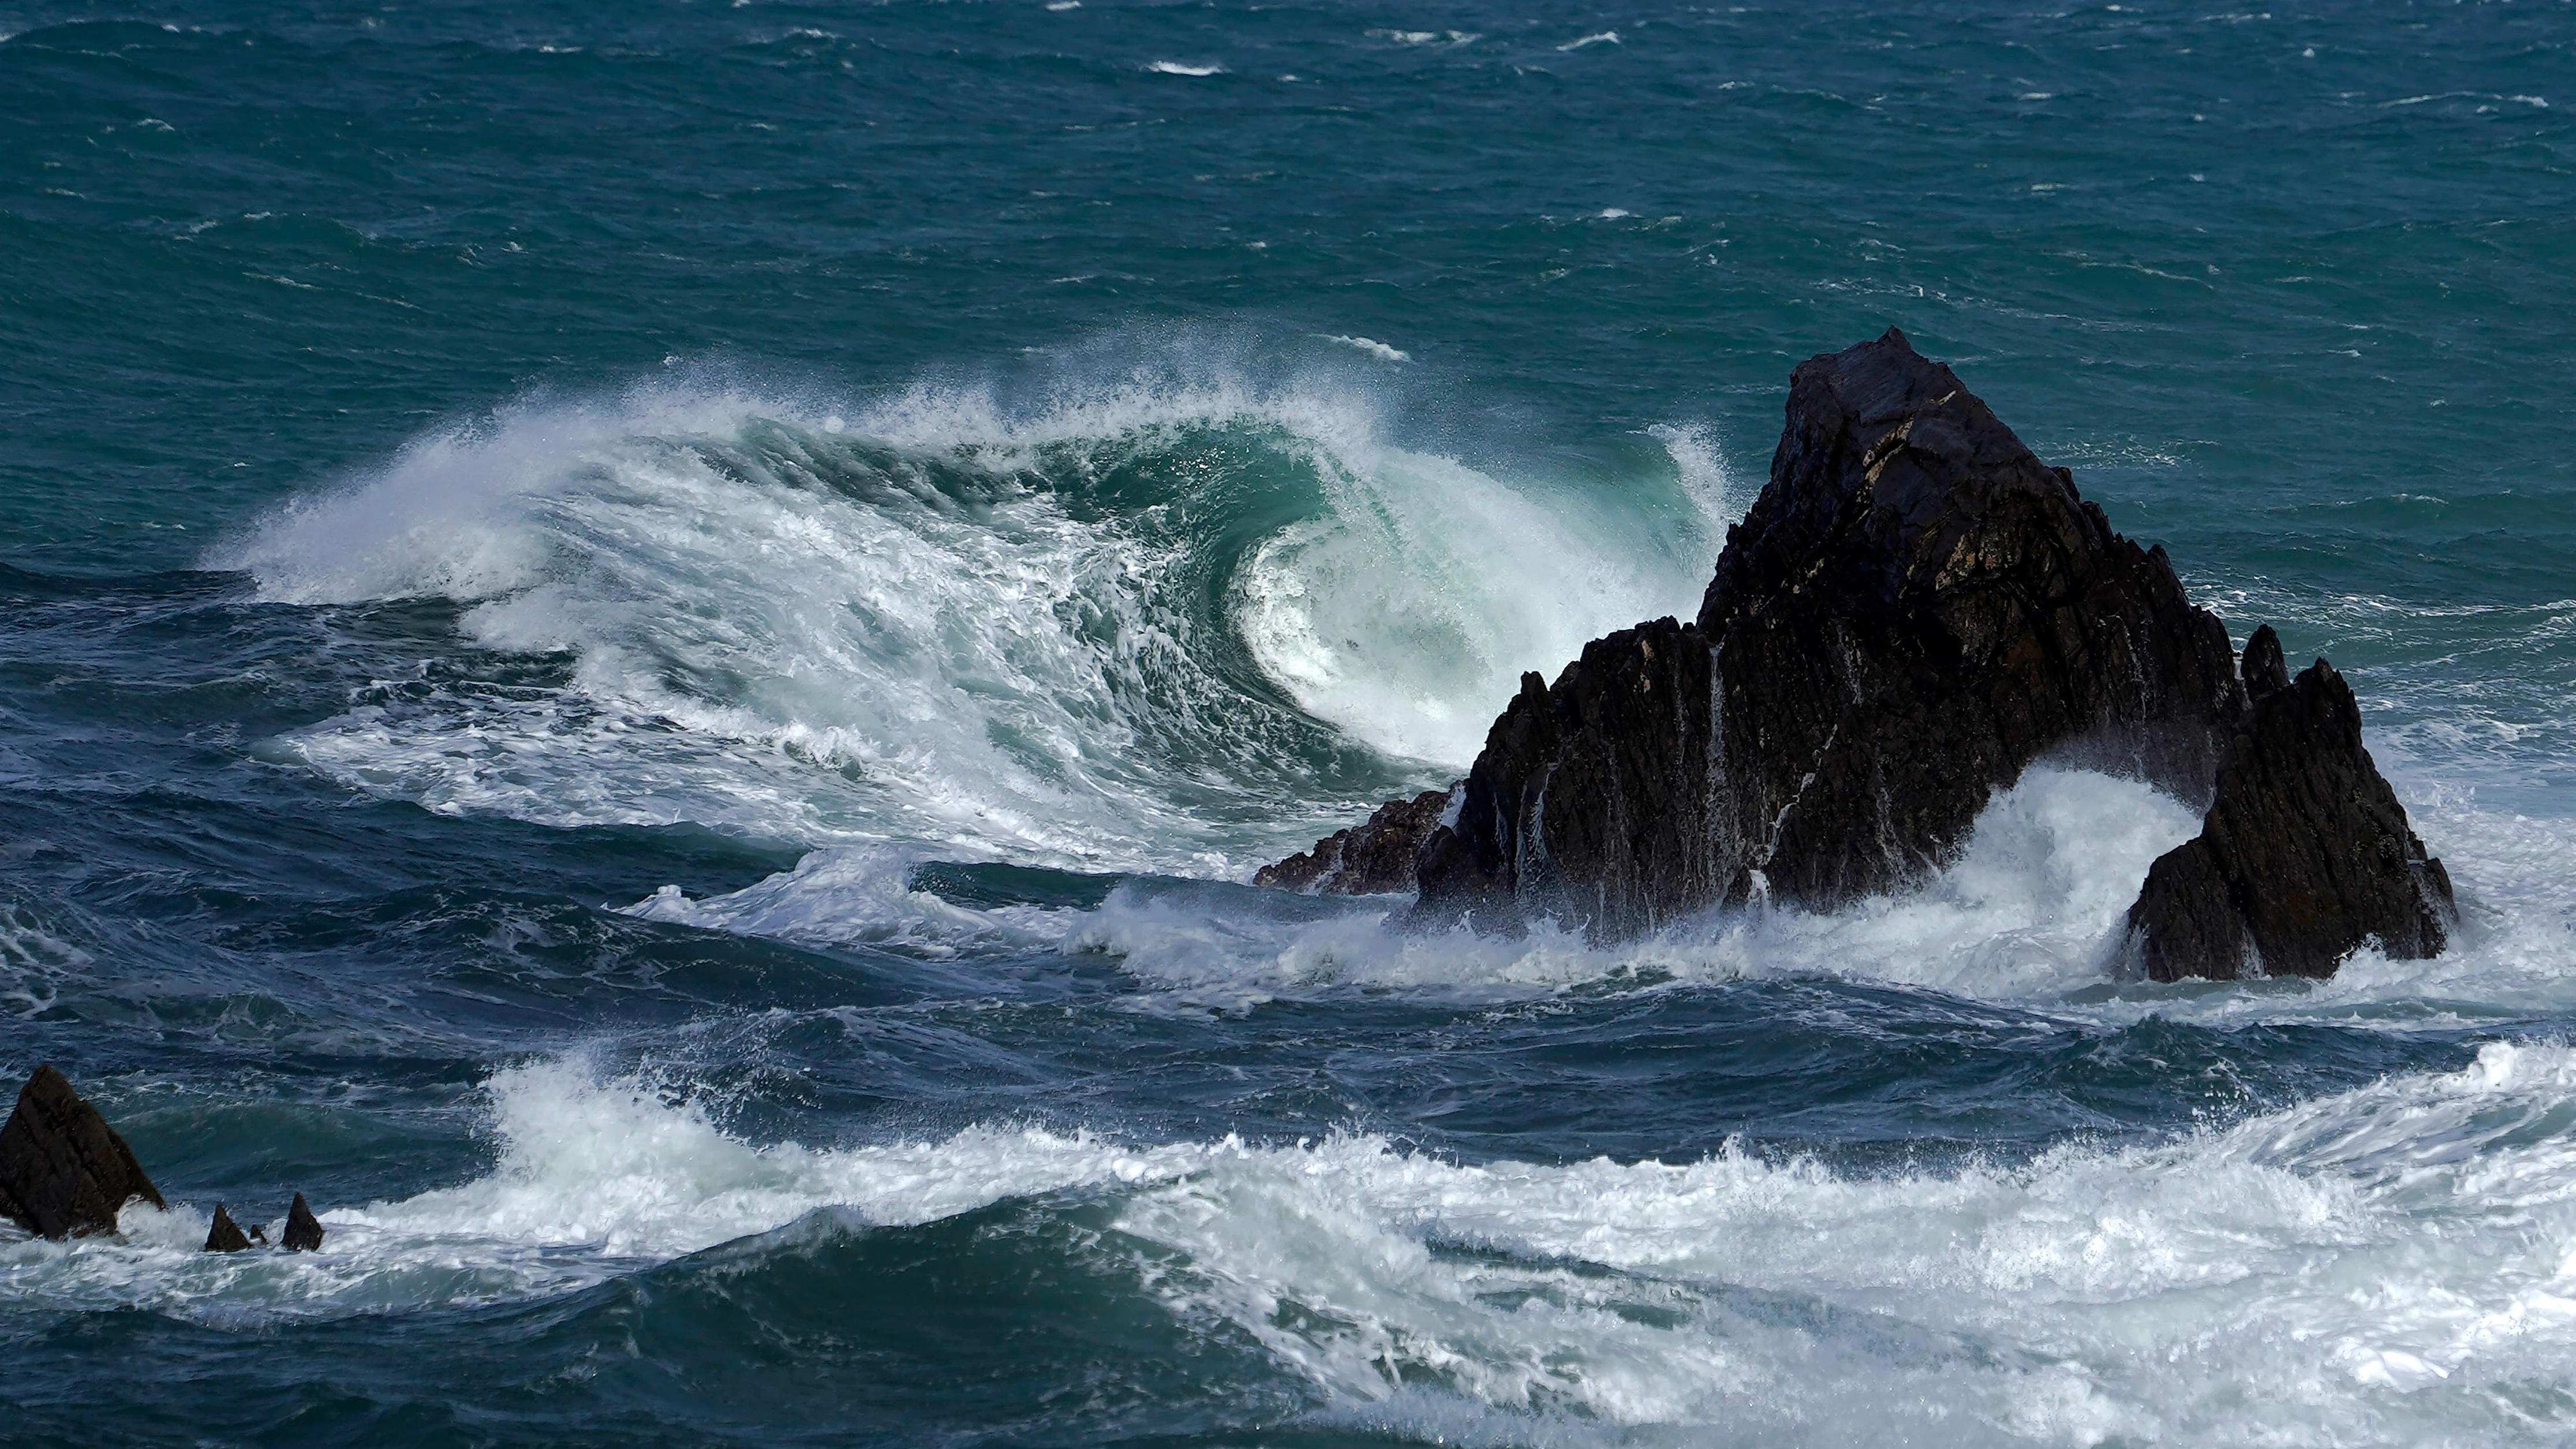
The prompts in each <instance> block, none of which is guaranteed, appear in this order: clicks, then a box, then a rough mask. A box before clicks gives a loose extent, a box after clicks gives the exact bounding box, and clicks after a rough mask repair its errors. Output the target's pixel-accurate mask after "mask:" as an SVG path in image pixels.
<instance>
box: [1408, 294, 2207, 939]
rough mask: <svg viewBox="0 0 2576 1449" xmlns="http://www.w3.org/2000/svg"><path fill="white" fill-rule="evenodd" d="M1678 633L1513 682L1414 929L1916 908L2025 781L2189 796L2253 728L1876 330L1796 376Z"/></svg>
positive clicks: (2132, 588) (1620, 924) (2202, 628)
mask: <svg viewBox="0 0 2576 1449" xmlns="http://www.w3.org/2000/svg"><path fill="white" fill-rule="evenodd" d="M1787 414H1788V415H1787V425H1786V427H1785V429H1784V430H1783V432H1782V435H1781V439H1780V444H1779V447H1778V449H1777V451H1776V452H1775V453H1774V455H1773V457H1772V463H1771V475H1770V479H1769V481H1768V483H1767V484H1766V485H1765V486H1764V488H1763V490H1762V494H1761V497H1760V498H1759V499H1758V500H1757V501H1756V502H1755V504H1754V506H1753V508H1752V510H1751V511H1750V512H1749V513H1748V514H1747V515H1746V517H1745V520H1744V521H1743V522H1742V523H1741V524H1738V525H1737V526H1735V527H1734V528H1732V529H1730V530H1728V536H1727V545H1726V550H1725V552H1724V554H1723V555H1722V556H1721V557H1720V559H1719V561H1718V566H1717V574H1716V578H1715V579H1714V581H1713V582H1712V583H1711V584H1710V586H1709V589H1708V593H1707V597H1706V598H1705V599H1704V600H1703V601H1702V604H1701V607H1700V611H1699V617H1698V619H1697V620H1696V621H1695V623H1693V624H1688V625H1685V624H1680V623H1677V622H1675V621H1672V620H1659V621H1656V622H1654V623H1649V624H1643V625H1639V626H1638V627H1637V628H1635V629H1630V630H1623V631H1621V632H1620V633H1618V634H1613V635H1611V636H1609V637H1608V638H1606V639H1603V640H1598V641H1595V642H1594V643H1593V644H1592V645H1590V646H1587V647H1586V648H1585V650H1584V653H1583V657H1582V658H1580V659H1578V660H1576V661H1575V662H1574V663H1573V664H1571V665H1569V666H1567V668H1566V669H1565V671H1564V672H1563V673H1561V674H1560V675H1559V676H1558V677H1557V679H1556V681H1555V682H1554V683H1553V684H1549V685H1547V686H1545V687H1544V688H1541V687H1540V686H1539V683H1538V677H1537V676H1535V675H1532V676H1529V677H1527V678H1525V679H1524V681H1523V685H1522V690H1521V693H1520V695H1519V697H1518V698H1516V699H1514V700H1513V701H1512V703H1511V705H1510V706H1509V708H1507V709H1506V710H1505V712H1504V714H1503V717H1502V718H1501V719H1499V720H1497V721H1496V722H1495V725H1494V728H1493V731H1492V733H1491V734H1490V735H1489V736H1488V738H1487V741H1486V745H1485V750H1484V753H1483V754H1482V755H1481V756H1479V758H1478V760H1477V762H1476V766H1475V768H1474V770H1473V771H1471V772H1470V774H1469V775H1468V778H1467V783H1466V792H1465V796H1464V799H1463V802H1462V805H1461V808H1460V812H1459V818H1458V822H1457V824H1456V825H1455V827H1444V828H1443V829H1441V830H1439V831H1435V832H1434V833H1433V835H1432V838H1431V839H1430V841H1429V842H1428V843H1427V844H1426V845H1425V847H1424V849H1423V854H1422V869H1421V873H1420V892H1421V894H1420V900H1419V902H1418V904H1417V906H1416V910H1415V915H1414V919H1415V921H1416V922H1417V923H1418V924H1423V925H1430V926H1439V925H1443V924H1449V923H1454V922H1457V921H1460V920H1469V921H1473V922H1477V923H1479V924H1484V925H1492V926H1503V927H1509V926H1512V925H1516V924H1518V923H1519V922H1521V921H1522V920H1524V919H1526V918H1528V917H1529V916H1532V915H1535V914H1548V915H1553V916H1555V917H1557V918H1558V919H1559V920H1560V921H1562V922H1564V923H1566V924H1568V925H1573V926H1579V927H1580V928H1581V929H1582V930H1584V931H1585V932H1586V933H1587V934H1588V935H1590V936H1591V937H1592V938H1593V939H1595V940H1610V939H1617V938H1620V937H1623V936H1628V935H1632V934H1634V933H1636V932H1637V931H1640V930H1644V929H1650V928H1651V927H1652V925H1653V924H1654V923H1655V922H1656V921H1658V920H1659V919H1663V918H1666V917H1669V916H1671V915H1674V914H1678V913H1683V912H1688V911H1693V910H1697V909H1701V908H1704V907H1706V906H1710V905H1714V904H1718V903H1720V902H1725V901H1742V900H1745V899H1748V898H1752V897H1756V896H1761V897H1767V898H1768V899H1770V900H1773V901H1778V902H1783V903H1788V904H1795V905H1799V906H1803V907H1808V908H1813V909H1830V908H1832V907H1835V906H1838V905H1841V904H1843V903H1845V902H1848V901H1850V900H1852V899H1854V898H1856V897H1859V896H1862V895H1867V894H1871V893H1874V892H1881V891H1888V890H1893V889H1898V888H1902V887H1904V886H1908V885H1911V884H1914V883H1917V882H1918V881H1920V880H1921V879H1922V878H1924V877H1925V876H1926V875H1928V874H1929V873H1930V872H1931V871H1932V870H1934V869H1936V868H1937V867H1938V866H1939V865H1941V864H1942V863H1944V862H1946V861H1947V860H1948V859H1949V858H1951V857H1952V856H1953V855H1954V854H1955V853H1956V851H1957V850H1958V848H1959V847H1960V846H1961V845H1963V844H1964V843H1965V840H1966V837H1967V834H1968V832H1969V829H1970V827H1971V826H1972V825H1973V823H1974V821H1975V819H1976V816H1977V813H1978V811H1979V810H1981V809H1982V808H1983V807H1984V805H1985V803H1986V801H1987V799H1988V798H1989V797H1990V796H1991V795H1992V793H1993V792H1994V791H1995V790H1997V789H1999V788H2001V787H2003V786H2006V785H2008V784H2010V783H2011V782H2012V781H2013V780H2014V779H2015V778H2016V777H2017V776H2018V775H2019V774H2020V772H2021V771H2022V769H2023V768H2024V767H2025V766H2027V765H2028V764H2030V763H2031V762H2032V761H2033V760H2035V759H2037V758H2039V757H2040V756H2042V755H2043V754H2049V753H2052V752H2058V751H2089V752H2093V753H2096V754H2099V755H2102V756H2107V761H2106V762H2108V763H2114V764H2117V765H2119V766H2120V767H2122V768H2124V769H2130V770H2133V771H2135V772H2138V773H2142V774H2144V775H2145V776H2146V777H2147V778H2149V779H2151V780H2153V781H2155V782H2156V783H2158V784H2160V785H2163V786H2166V787H2167V788H2170V789H2173V790H2175V791H2176V792H2177V793H2179V794H2182V795H2183V796H2184V797H2185V798H2189V799H2195V800H2205V799H2207V798H2209V797H2208V791H2209V788H2210V781H2211V777H2212V775H2213V773H2214V770H2215V768H2216V759H2217V753H2218V748H2219V741H2220V737H2221V733H2222V731H2223V730H2224V729H2225V728H2226V726H2227V724H2228V722H2231V721H2233V720H2234V719H2235V718H2236V717H2237V716H2239V715H2240V714H2241V713H2242V712H2243V709H2244V693H2243V689H2242V687H2241V685H2240V684H2239V682H2238V677H2237V669H2236V659H2235V655H2234V651H2233V650H2232V649H2231V648H2230V646H2229V643H2228V639H2227V632H2226V629H2225V626H2224V625H2222V624H2221V623H2220V622H2219V620H2218V618H2217V617H2216V616H2215V615H2213V614H2210V613H2208V612H2207V611H2205V610H2201V609H2198V608H2195V607H2193V606H2192V604H2191V603H2190V601H2189V600H2188V599H2187V598H2186V597H2185V596H2184V594H2183V590H2182V585H2181V583H2180V582H2179V580H2177V579H2176V578H2175V576H2174V572H2173V568H2172V566H2171V565H2170V563H2169V562H2168V561H2167V560H2166V557H2165V555H2164V552H2163V550H2162V549H2161V548H2158V549H2152V550H2151V549H2142V548H2140V547H2139V546H2138V545H2136V544H2134V543H2132V542H2130V541H2129V540H2128V539H2126V538H2123V537H2121V536H2120V535H2118V534H2116V533H2114V532H2112V530H2111V527H2110V525H2109V523H2108V521H2107V520H2106V519H2105V518H2104V516H2103V514H2102V511H2101V509H2099V508H2098V507H2096V506H2094V505H2093V504H2090V503H2088V502H2086V501H2084V500H2083V499H2082V498H2081V497H2080V496H2079V495H2078V494H2077V492H2076V490H2075V487H2074V483H2073V480H2072V477H2071V476H2070V475H2069V474H2068V473H2067V472H2066V471H2065V470H2064V469H2060V468H2051V467H2049V466H2047V465H2046V464H2044V463H2042V462H2041V461H2040V460H2039V459H2038V458H2037V457H2035V456H2033V455H2032V453H2031V452H2030V450H2029V449H2028V448H2026V447H2024V446H2023V445H2022V443H2021V441H2020V439H2018V438H2017V437H2015V436H2014V435H2013V433H2012V430H2011V429H2009V428H2007V427H2006V426H2004V424H2003V423H2002V422H2001V421H2000V420H1999V419H1997V418H1996V416H1995V415H1994V413H1993V412H1992V410H1990V409H1989V408H1987V406H1986V405H1985V404H1984V403H1983V402H1981V401H1979V400H1978V399H1977V398H1976V397H1975V396H1974V395H1973V394H1971V393H1970V392H1969V391H1968V390H1967V389H1966V388H1965V387H1964V386H1962V385H1961V384H1960V382H1959V379H1958V378H1957V377H1956V376H1955V375H1954V374H1953V373H1952V372H1951V371H1950V369H1948V368H1947V367H1943V366H1941V365H1940V364H1938V363H1934V362H1931V361H1929V360H1928V359H1926V358H1924V357H1923V356H1921V355H1920V354H1919V353H1917V352H1916V351H1915V350H1914V348H1913V347H1912V345H1911V344H1909V343H1908V342H1907V341H1906V339H1905V337H1904V335H1903V334H1902V333H1900V332H1897V331H1895V330H1894V329H1890V330H1889V331H1888V333H1887V334H1886V335H1885V336H1883V337H1880V338H1879V339H1878V340H1876V341H1874V342H1869V343H1864V344H1862V345H1860V346H1857V347H1852V348H1849V349H1846V350H1844V351H1842V352H1839V353H1831V354H1825V355H1822V356H1818V357H1814V358H1811V359H1809V360H1808V361H1807V362H1805V363H1803V364H1801V365H1800V366H1799V367H1798V368H1797V370H1796V371H1795V372H1794V373H1793V374H1792V376H1791V380H1790V395H1789V403H1788V410H1787Z"/></svg>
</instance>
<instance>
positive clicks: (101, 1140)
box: [0, 1066, 168, 1238]
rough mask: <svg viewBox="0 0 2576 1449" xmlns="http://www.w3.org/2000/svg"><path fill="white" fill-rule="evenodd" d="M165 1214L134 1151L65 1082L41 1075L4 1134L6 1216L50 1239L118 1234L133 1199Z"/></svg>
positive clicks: (30, 1083) (0, 1147) (2, 1199)
mask: <svg viewBox="0 0 2576 1449" xmlns="http://www.w3.org/2000/svg"><path fill="white" fill-rule="evenodd" d="M138 1197H139V1198H141V1199H143V1200H144V1201H145V1202H148V1203H150V1204H152V1205H153V1206H154V1207H167V1206H168V1204H167V1203H165V1202H163V1201H162V1200H161V1191H160V1189H158V1188H156V1187H154V1186H153V1185H152V1179H151V1178H149V1177H146V1176H145V1175H144V1173H143V1168H142V1165H141V1164H139V1163H137V1162H136V1161H135V1160H134V1152H133V1149H131V1148H129V1147H127V1146H126V1145H125V1139H124V1138H122V1137H119V1136H117V1135H116V1129H115V1128H113V1127H110V1126H108V1125H107V1119H106V1118H104V1117H101V1116H100V1115H99V1114H98V1109H97V1108H95V1107H93V1106H91V1105H90V1104H89V1103H88V1102H87V1101H85V1100H83V1099H82V1097H81V1095H80V1094H79V1093H78V1092H75V1091H73V1090H72V1084H71V1083H70V1082H69V1081H66V1080H65V1079H64V1077H63V1074H62V1073H60V1072H58V1071H55V1070H54V1069H53V1068H52V1067H51V1066H40V1067H38V1068H36V1071H35V1074H34V1075H33V1076H30V1077H29V1078H27V1085H26V1086H25V1087H23V1088H22V1089H20V1091H19V1093H18V1106H17V1109H16V1110H15V1111H13V1112H11V1113H10V1114H9V1121H8V1123H7V1124H6V1125H5V1126H0V1213H5V1214H7V1216H8V1217H9V1219H10V1220H11V1221H13V1222H15V1223H17V1224H18V1226H20V1227H22V1228H25V1229H26V1230H27V1231H29V1232H31V1233H40V1234H42V1235H44V1236H45V1237H48V1238H67V1237H86V1236H88V1235H90V1234H92V1233H112V1232H115V1231H116V1214H117V1210H118V1209H120V1208H122V1207H124V1206H125V1204H126V1203H127V1202H128V1201H129V1200H131V1199H134V1198H138Z"/></svg>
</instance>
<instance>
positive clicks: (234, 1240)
mask: <svg viewBox="0 0 2576 1449" xmlns="http://www.w3.org/2000/svg"><path fill="white" fill-rule="evenodd" d="M249 1249H250V1234H248V1233H245V1232H243V1231H242V1228H241V1224H239V1223H237V1222H234V1221H233V1215H232V1214H231V1213H229V1212H227V1211H225V1210H224V1205H223V1204H222V1203H217V1204H215V1220H214V1222H213V1224H212V1225H211V1226H209V1227H208V1228H207V1229H206V1247H205V1251H207V1252H209V1253H241V1252H247V1251H249Z"/></svg>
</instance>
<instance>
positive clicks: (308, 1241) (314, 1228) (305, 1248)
mask: <svg viewBox="0 0 2576 1449" xmlns="http://www.w3.org/2000/svg"><path fill="white" fill-rule="evenodd" d="M277 1242H278V1246H280V1247H282V1248H284V1249H286V1251H288V1252H290V1253H310V1252H316V1251H318V1250H319V1249H320V1248H321V1246H322V1220H321V1219H319V1218H317V1217H315V1216H313V1209H312V1208H311V1207H309V1206H307V1205H306V1204H305V1201H304V1194H302V1193H300V1192H299V1193H297V1194H296V1195H295V1203H294V1205H293V1206H292V1207H289V1208H288V1209H287V1210H286V1231H284V1232H282V1233H280V1234H278V1235H277Z"/></svg>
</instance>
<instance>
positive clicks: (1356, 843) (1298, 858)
mask: <svg viewBox="0 0 2576 1449" xmlns="http://www.w3.org/2000/svg"><path fill="white" fill-rule="evenodd" d="M1448 808H1449V792H1448V791H1446V790H1425V791H1423V792H1422V793H1421V794H1419V795H1416V796H1414V797H1413V798H1412V799H1410V800H1390V801H1388V802H1387V803H1385V804H1384V805H1381V806H1379V807H1378V808H1377V813H1376V814H1373V815H1371V816H1370V817H1369V818H1368V819H1367V820H1365V821H1363V822H1361V823H1360V824H1357V825H1354V826H1352V827H1351V828H1350V829H1348V830H1336V831H1334V832H1333V833H1332V834H1330V835H1327V836H1325V837H1324V838H1323V839H1321V840H1318V841H1316V842H1315V848H1314V849H1312V850H1309V851H1306V852H1305V853H1303V854H1300V855H1292V856H1290V857H1288V858H1287V859H1286V860H1283V861H1281V862H1279V863H1278V864H1276V865H1265V866H1263V867H1262V868H1261V869H1260V870H1258V871H1255V872H1254V873H1253V876H1252V883H1253V884H1254V885H1257V886H1275V887H1277V888H1279V889H1280V890H1289V891H1296V892H1298V893H1300V894H1303V895H1310V896H1311V895H1336V896H1375V895H1391V894H1395V893H1397V892H1401V891H1409V890H1412V889H1413V885H1414V868H1415V861H1416V858H1417V857H1419V856H1420V855H1421V853H1422V842H1423V841H1424V840H1426V839H1428V838H1429V837H1430V835H1431V832H1432V831H1433V830H1434V829H1435V828H1437V827H1438V826H1439V824H1440V817H1441V815H1442V814H1443V813H1444V812H1446V811H1447V810H1448Z"/></svg>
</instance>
